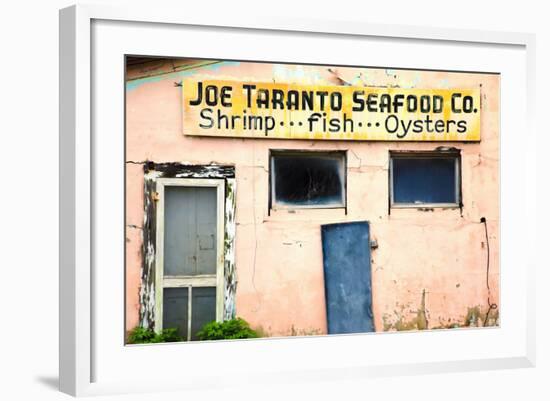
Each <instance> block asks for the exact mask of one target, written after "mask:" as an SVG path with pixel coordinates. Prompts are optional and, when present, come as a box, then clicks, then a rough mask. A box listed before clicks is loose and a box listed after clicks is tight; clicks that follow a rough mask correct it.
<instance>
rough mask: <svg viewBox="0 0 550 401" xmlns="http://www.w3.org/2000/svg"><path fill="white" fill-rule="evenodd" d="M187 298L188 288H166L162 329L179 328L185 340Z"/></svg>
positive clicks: (179, 332) (180, 334) (179, 333)
mask: <svg viewBox="0 0 550 401" xmlns="http://www.w3.org/2000/svg"><path fill="white" fill-rule="evenodd" d="M187 296H188V291H187V288H164V291H163V298H164V299H163V302H162V327H163V328H165V329H171V328H177V329H178V335H179V336H181V337H183V338H184V339H187V318H188V316H187V306H188V304H189V303H188V298H187Z"/></svg>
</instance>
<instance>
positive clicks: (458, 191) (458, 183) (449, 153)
mask: <svg viewBox="0 0 550 401" xmlns="http://www.w3.org/2000/svg"><path fill="white" fill-rule="evenodd" d="M445 158H446V159H454V161H455V180H454V181H455V202H451V203H449V202H436V203H434V202H432V203H405V202H395V199H394V191H393V189H394V184H393V182H394V181H393V161H394V160H395V159H445ZM461 159H462V158H461V154H460V150H459V149H449V150H434V151H415V150H399V151H394V150H390V152H389V169H388V170H389V175H388V181H389V185H388V192H389V204H390V208H392V209H422V208H430V209H435V208H439V209H456V208H461V207H462V160H461Z"/></svg>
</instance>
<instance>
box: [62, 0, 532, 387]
mask: <svg viewBox="0 0 550 401" xmlns="http://www.w3.org/2000/svg"><path fill="white" fill-rule="evenodd" d="M251 21H260V19H247V20H246V21H245V20H237V19H235V20H232V19H223V20H222V19H219V20H216V18H215V17H208V18H207V17H193V16H190V15H185V16H181V17H179V16H178V14H177V13H171V14H162V15H159V14H151V13H148V12H146V10H139V9H132V10H129V9H111V8H105V7H97V6H74V7H70V8H67V9H64V10H62V11H61V13H60V49H61V55H60V68H61V84H60V85H61V87H60V98H61V117H60V127H61V128H60V131H61V132H60V135H61V140H60V155H61V156H60V157H61V160H60V165H61V168H60V171H61V173H60V183H61V184H60V185H61V193H60V195H61V196H60V202H61V209H60V210H61V220H60V232H61V234H60V236H61V238H60V241H61V253H60V387H61V390H62V391H64V392H67V393H69V394H73V395H90V394H108V393H120V392H122V393H126V392H142V391H160V390H177V389H197V388H207V387H209V386H224V385H233V386H234V385H239V383H240V382H239V381H242V384H244V383H245V382H246V381H247V380H251V378H252V379H254V380H256V381H258V382H273V381H278V382H280V381H285V380H286V381H288V382H291V381H293V380H321V379H323V380H326V379H329V378H332V379H338V378H342V377H350V375H351V377H357V378H363V377H376V376H381V375H401V374H411V373H415V374H418V373H429V372H438V371H465V370H476V369H499V368H510V367H529V366H533V365H534V349H535V342H534V313H533V310H534V305H533V304H534V284H533V280H534V278H533V272H532V269H533V264H534V261H533V260H530V259H529V258H526V257H525V249H529V248H531V247H532V246H533V245H532V243H533V242H532V241H531V240H532V238H530V237H529V235H524V234H521V235H519V234H518V233H529V232H534V230H532V227H531V225H532V224H533V223H532V220H533V219H532V217H533V215H534V208H533V206H532V204H531V203H532V199H533V198H534V178H533V171H534V167H533V166H534V150H533V148H532V147H529V146H526V145H525V144H534V143H535V142H534V133H533V131H532V128H531V125H530V121H531V118H532V116H531V114H530V113H531V110H533V104H532V102H533V101H532V98H533V96H532V95H533V87H534V75H533V74H534V71H533V69H534V63H533V58H534V53H533V52H534V38H533V36H531V35H527V34H510V33H500V32H477V31H468V30H440V29H429V28H423V27H406V28H405V27H400V26H389V25H388V26H378V25H371V24H367V23H361V24H360V23H345V24H344V23H335V22H327V21H302V20H293V19H292V18H288V19H286V18H285V19H282V20H280V19H265V18H264V19H261V21H262V22H251ZM530 254H532V255H534V253H530ZM222 361H223V363H220V362H222ZM144 367H146V368H144ZM147 367H150V368H147ZM228 369H230V370H231V372H232V375H231V376H230V377H229V376H228V375H227V370H228Z"/></svg>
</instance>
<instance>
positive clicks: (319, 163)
mask: <svg viewBox="0 0 550 401" xmlns="http://www.w3.org/2000/svg"><path fill="white" fill-rule="evenodd" d="M345 165H346V163H345V153H344V152H330V153H324V152H323V153H322V152H279V151H278V152H272V153H271V204H272V206H273V207H281V208H285V207H305V208H307V207H309V208H315V207H316V208H329V207H344V206H345V179H346V178H345Z"/></svg>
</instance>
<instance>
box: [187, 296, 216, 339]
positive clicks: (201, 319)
mask: <svg viewBox="0 0 550 401" xmlns="http://www.w3.org/2000/svg"><path fill="white" fill-rule="evenodd" d="M192 315H193V319H192V320H191V339H192V340H197V339H198V338H197V337H196V336H197V333H198V332H199V330H200V329H202V327H203V326H204V325H205V324H206V323H210V322H212V321H214V320H216V287H193V311H192Z"/></svg>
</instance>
